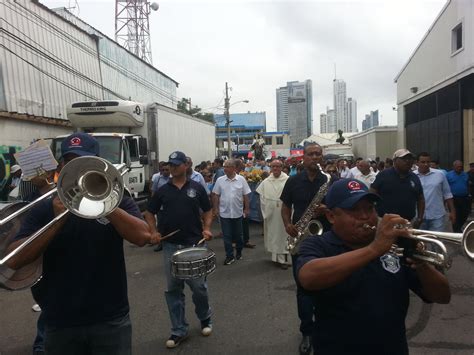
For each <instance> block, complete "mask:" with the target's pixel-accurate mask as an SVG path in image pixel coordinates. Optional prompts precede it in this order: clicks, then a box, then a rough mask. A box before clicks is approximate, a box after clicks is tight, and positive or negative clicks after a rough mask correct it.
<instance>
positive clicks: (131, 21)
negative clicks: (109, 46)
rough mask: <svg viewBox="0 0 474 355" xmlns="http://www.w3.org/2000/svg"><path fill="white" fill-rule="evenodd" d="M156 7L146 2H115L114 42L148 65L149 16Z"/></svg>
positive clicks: (150, 61)
mask: <svg viewBox="0 0 474 355" xmlns="http://www.w3.org/2000/svg"><path fill="white" fill-rule="evenodd" d="M158 7H159V6H158V4H157V3H156V2H153V3H150V2H149V1H148V0H115V41H116V42H118V43H119V44H120V45H121V46H122V47H124V48H126V49H128V50H129V51H130V52H132V53H134V54H135V55H136V56H138V57H140V58H141V59H143V60H144V61H145V62H147V63H150V64H152V63H153V62H152V58H151V42H150V22H149V15H150V13H151V10H153V11H157V10H158Z"/></svg>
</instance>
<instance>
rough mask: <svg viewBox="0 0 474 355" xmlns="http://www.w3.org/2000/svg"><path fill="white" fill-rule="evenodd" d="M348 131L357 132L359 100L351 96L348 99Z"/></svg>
mask: <svg viewBox="0 0 474 355" xmlns="http://www.w3.org/2000/svg"><path fill="white" fill-rule="evenodd" d="M346 111H347V119H346V121H347V131H346V132H357V101H356V100H353V99H352V98H351V97H349V98H348V99H347V110H346Z"/></svg>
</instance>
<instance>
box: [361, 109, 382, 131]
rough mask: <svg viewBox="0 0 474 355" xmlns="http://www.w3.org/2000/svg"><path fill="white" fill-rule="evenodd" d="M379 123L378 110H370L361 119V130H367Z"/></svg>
mask: <svg viewBox="0 0 474 355" xmlns="http://www.w3.org/2000/svg"><path fill="white" fill-rule="evenodd" d="M378 125H379V110H375V111H370V114H366V115H365V119H364V120H363V121H362V130H363V131H365V130H368V129H370V128H373V127H377V126H378Z"/></svg>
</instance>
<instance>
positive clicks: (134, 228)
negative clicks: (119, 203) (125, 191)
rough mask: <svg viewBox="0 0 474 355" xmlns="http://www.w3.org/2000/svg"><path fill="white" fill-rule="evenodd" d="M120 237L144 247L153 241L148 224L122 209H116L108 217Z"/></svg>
mask: <svg viewBox="0 0 474 355" xmlns="http://www.w3.org/2000/svg"><path fill="white" fill-rule="evenodd" d="M107 219H108V220H109V221H110V223H112V225H113V226H114V228H115V229H116V230H117V232H118V233H119V234H120V236H121V237H122V238H123V239H125V240H127V241H129V242H130V243H133V244H135V245H138V246H144V245H145V244H147V243H149V242H150V240H151V232H150V228H149V227H148V224H147V223H146V222H145V221H143V220H141V219H140V218H137V217H135V216H132V215H131V214H129V213H127V212H126V211H124V210H122V209H121V208H117V209H115V210H114V211H113V212H112V213H111V214H109V215H108V216H107Z"/></svg>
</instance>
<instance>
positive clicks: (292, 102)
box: [276, 80, 313, 146]
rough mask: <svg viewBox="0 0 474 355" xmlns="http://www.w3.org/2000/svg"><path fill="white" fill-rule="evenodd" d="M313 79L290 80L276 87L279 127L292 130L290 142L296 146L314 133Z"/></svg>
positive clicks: (279, 128) (282, 129) (280, 129)
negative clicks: (302, 80) (282, 85)
mask: <svg viewBox="0 0 474 355" xmlns="http://www.w3.org/2000/svg"><path fill="white" fill-rule="evenodd" d="M312 86H313V85H312V82H311V80H305V81H304V82H298V81H289V82H287V83H286V86H284V87H281V88H279V89H276V97H277V129H278V130H279V131H284V130H288V131H289V132H290V142H291V145H292V146H296V145H297V144H298V143H300V142H301V141H302V140H303V139H305V138H308V137H309V136H310V135H311V134H312V121H313V88H312Z"/></svg>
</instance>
